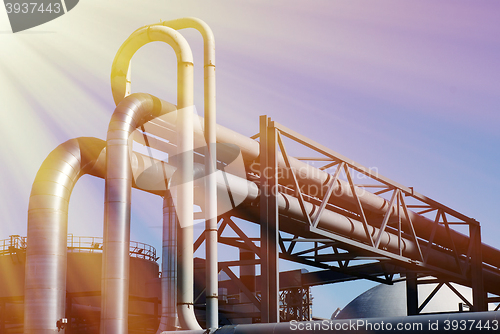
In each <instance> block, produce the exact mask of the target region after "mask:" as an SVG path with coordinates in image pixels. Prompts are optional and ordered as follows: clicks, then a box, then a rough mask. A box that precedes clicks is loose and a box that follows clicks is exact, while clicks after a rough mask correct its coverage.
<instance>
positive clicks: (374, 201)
mask: <svg viewBox="0 0 500 334" xmlns="http://www.w3.org/2000/svg"><path fill="white" fill-rule="evenodd" d="M174 117H175V116H174V115H172V116H171V117H170V116H168V117H164V118H162V121H161V123H160V124H162V125H164V126H165V127H167V128H168V127H171V126H172V125H170V124H174V123H175V118H174ZM197 122H198V121H197ZM200 122H201V117H200ZM169 123H170V124H169ZM195 131H196V129H195ZM196 135H197V134H195V138H196ZM217 142H218V143H232V144H236V145H238V146H239V147H240V149H241V153H242V156H243V158H244V160H245V165H246V167H247V168H248V170H249V172H252V173H256V174H258V173H260V171H259V154H260V148H259V143H258V142H257V141H255V140H253V139H251V138H248V137H246V136H244V135H242V134H239V133H237V132H235V131H233V130H230V129H228V128H225V127H223V126H221V125H217ZM289 161H290V165H291V167H292V169H294V170H295V171H296V172H297V174H296V177H297V181H298V183H299V186H300V187H302V188H303V189H306V193H307V190H308V189H309V190H314V191H313V193H310V195H312V196H313V197H319V198H323V197H324V194H325V193H326V192H327V189H328V181H329V180H330V179H331V177H332V176H331V175H330V174H329V173H326V172H324V171H322V170H320V169H318V168H315V167H313V166H311V165H309V164H307V163H304V162H302V161H299V160H297V159H294V158H292V157H289ZM278 167H279V171H278V175H279V176H280V184H285V185H293V184H294V181H293V179H292V176H291V173H290V172H288V171H287V169H286V164H285V161H284V159H283V156H282V155H281V153H278ZM355 189H356V190H355V191H356V193H357V194H358V196H359V200H360V202H361V203H362V205H363V209H364V210H365V213H371V214H374V215H376V216H377V217H380V219H377V221H380V220H381V217H382V216H383V215H384V214H385V212H386V211H387V208H388V207H389V202H388V201H387V200H385V199H384V198H382V197H380V196H377V195H375V194H373V193H370V192H368V191H364V190H363V189H361V188H358V187H355ZM328 202H329V203H330V204H333V205H336V206H340V207H342V208H345V209H347V210H351V211H354V212H357V209H356V204H355V203H356V199H355V197H354V196H353V194H352V191H351V188H350V185H349V183H348V182H346V181H344V180H339V179H337V182H336V184H335V185H334V187H333V191H332V196H331V197H330V199H329V201H328ZM402 210H403V209H402V208H400V212H403V211H402ZM408 214H409V216H410V218H411V220H412V222H413V225H414V228H415V232H416V234H417V235H418V236H419V237H421V238H424V239H427V240H429V238H430V236H431V234H432V231H433V227H434V225H435V224H434V221H432V220H430V219H428V218H426V217H424V216H422V215H419V214H417V213H415V212H413V211H411V210H408ZM391 216H392V217H393V218H395V217H397V206H394V207H393V208H392V210H391ZM401 218H402V221H403V222H405V221H407V219H406V216H405V215H404V214H403V215H401ZM368 222H369V223H371V221H370V219H368ZM403 226H405V224H403ZM450 233H451V236H452V238H453V242H454V244H455V246H456V247H457V249H458V251H459V252H460V253H461V254H467V251H468V246H469V237H468V236H466V235H464V234H462V233H460V232H457V231H455V230H453V229H451V230H450ZM434 242H436V243H438V244H440V245H441V246H445V247H448V248H451V243H450V242H449V238H448V232H447V231H446V228H445V227H444V226H442V225H438V226H437V228H436V233H435V236H434ZM481 248H482V258H483V262H485V263H488V264H490V265H492V266H494V267H497V268H500V251H499V250H498V249H495V248H494V247H492V246H490V245H487V244H484V243H483V244H482V246H481Z"/></svg>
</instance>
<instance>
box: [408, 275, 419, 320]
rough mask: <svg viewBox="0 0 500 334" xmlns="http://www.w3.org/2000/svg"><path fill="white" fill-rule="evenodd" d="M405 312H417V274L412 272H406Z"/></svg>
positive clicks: (412, 313) (413, 313) (410, 313)
mask: <svg viewBox="0 0 500 334" xmlns="http://www.w3.org/2000/svg"><path fill="white" fill-rule="evenodd" d="M406 312H407V315H417V314H418V288H417V274H416V273H414V272H408V273H406Z"/></svg>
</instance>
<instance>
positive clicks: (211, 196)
mask: <svg viewBox="0 0 500 334" xmlns="http://www.w3.org/2000/svg"><path fill="white" fill-rule="evenodd" d="M162 24H163V25H165V26H168V27H171V28H173V29H176V30H179V29H186V28H194V29H196V30H198V31H199V32H200V33H201V35H202V36H203V54H204V64H203V68H204V97H205V98H204V106H205V141H206V146H207V152H206V154H205V167H206V171H207V172H206V177H205V183H206V186H205V209H204V215H205V243H206V304H207V307H206V326H207V328H208V329H215V328H217V327H219V311H218V309H219V297H218V290H219V289H218V283H219V282H218V261H217V184H216V182H217V181H216V175H215V172H216V170H217V166H216V165H217V159H216V156H217V151H216V150H217V146H216V145H215V144H216V132H215V131H216V125H217V124H216V111H215V108H216V103H215V39H214V34H213V33H212V30H211V29H210V27H209V26H208V25H207V24H206V23H205V22H203V21H202V20H200V19H197V18H193V17H188V18H182V19H177V20H172V21H165V22H163V23H162Z"/></svg>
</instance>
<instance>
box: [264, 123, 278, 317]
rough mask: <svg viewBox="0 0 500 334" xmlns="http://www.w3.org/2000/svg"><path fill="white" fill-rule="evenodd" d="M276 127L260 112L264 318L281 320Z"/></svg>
mask: <svg viewBox="0 0 500 334" xmlns="http://www.w3.org/2000/svg"><path fill="white" fill-rule="evenodd" d="M276 137H277V130H276V129H275V128H274V127H272V126H271V124H270V119H269V118H267V116H260V179H261V192H262V194H261V196H260V228H261V235H260V237H261V256H260V257H261V260H262V264H261V277H262V279H261V295H262V301H261V304H262V307H261V322H263V323H267V322H279V269H278V256H279V249H278V246H279V242H278V229H279V226H278V202H277V200H276V194H277V192H278V175H277V171H278V168H277V166H278V160H277V152H276V151H277V145H276V139H277V138H276Z"/></svg>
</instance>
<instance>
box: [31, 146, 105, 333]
mask: <svg viewBox="0 0 500 334" xmlns="http://www.w3.org/2000/svg"><path fill="white" fill-rule="evenodd" d="M104 147H105V142H104V141H102V140H100V139H95V138H77V139H71V140H68V141H67V142H65V143H63V144H61V145H59V146H58V147H57V148H56V149H54V150H53V151H52V152H51V153H50V154H49V156H48V157H47V158H46V159H45V160H44V162H43V164H42V166H41V167H40V169H39V170H38V173H37V175H36V177H35V181H34V182H33V186H32V188H31V195H30V200H29V207H28V240H29V245H28V248H27V250H26V277H25V288H24V293H25V300H24V332H25V333H36V334H49V333H56V332H57V327H56V322H57V320H59V319H61V318H64V317H65V299H66V268H67V260H66V259H67V245H66V243H67V228H68V205H69V200H70V196H71V191H72V189H73V187H74V186H75V184H76V182H77V181H78V179H79V178H80V177H81V176H82V175H84V174H86V173H91V172H92V171H93V170H94V166H95V165H96V163H97V161H98V158H99V154H100V153H101V151H102V150H103V149H104ZM98 172H101V171H100V170H99V171H98Z"/></svg>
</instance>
